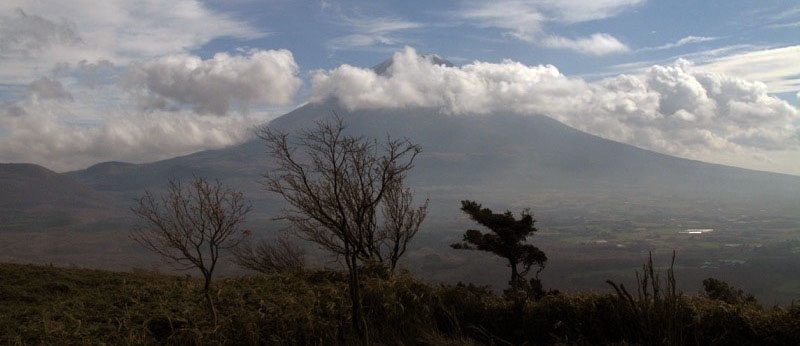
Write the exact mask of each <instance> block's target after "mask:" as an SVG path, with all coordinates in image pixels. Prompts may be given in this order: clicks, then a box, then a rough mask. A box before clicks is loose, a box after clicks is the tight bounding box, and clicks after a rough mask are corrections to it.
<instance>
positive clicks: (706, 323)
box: [0, 264, 800, 345]
mask: <svg viewBox="0 0 800 346" xmlns="http://www.w3.org/2000/svg"><path fill="white" fill-rule="evenodd" d="M364 274H365V277H366V278H365V280H364V282H363V284H364V292H363V305H364V312H365V315H364V317H365V319H366V321H367V326H368V331H369V334H370V340H371V342H372V343H373V344H379V345H417V344H420V345H481V344H490V345H519V344H528V345H531V344H537V345H538V344H542V345H548V344H656V345H657V344H665V345H666V344H690V345H693V344H698V345H711V344H720V345H733V344H736V345H749V344H759V345H791V344H796V343H797V341H798V340H800V307H797V306H794V305H792V306H790V307H788V308H781V307H775V308H763V307H761V306H759V305H757V304H753V303H751V302H739V303H734V304H729V303H726V302H724V301H721V300H718V299H710V298H707V297H703V296H698V295H684V294H680V293H677V294H674V295H672V294H670V293H669V292H668V291H669V286H664V287H661V289H662V293H660V294H657V295H655V296H654V295H653V294H652V292H651V293H650V294H649V295H648V296H644V297H643V296H641V295H637V294H636V289H635V288H634V289H632V290H631V289H629V290H628V291H629V292H630V295H626V294H625V293H621V294H617V293H579V294H552V295H547V296H545V297H543V298H541V299H540V300H538V301H534V300H528V299H524V298H522V299H519V298H509V297H503V296H498V295H497V294H494V293H492V292H490V291H489V290H487V289H485V288H480V287H475V286H471V285H469V286H464V285H447V286H443V285H439V286H437V285H431V284H427V283H424V282H422V281H420V280H418V279H415V278H413V277H411V276H410V275H407V274H399V275H395V276H393V277H391V278H390V277H388V276H386V275H384V274H382V273H381V272H380V271H366V272H365V273H364ZM201 292H202V281H201V280H198V279H194V278H189V277H179V276H168V275H161V274H158V273H151V272H146V271H140V272H134V273H123V272H110V271H100V270H86V269H66V268H54V267H45V266H33V265H17V264H0V302H1V303H0V344H103V343H105V344H114V345H126V344H174V345H192V344H225V345H255V344H262V345H263V344H266V345H338V344H354V340H355V335H354V333H353V331H352V330H351V326H352V324H351V323H350V321H349V318H350V313H349V311H350V310H349V300H348V297H347V280H346V276H345V274H344V273H340V272H336V271H330V270H324V271H323V270H316V271H314V270H309V271H304V272H297V273H290V274H289V273H286V274H281V273H275V274H265V275H253V276H246V277H239V278H228V279H221V280H219V281H217V282H216V284H215V287H214V294H215V299H217V301H218V304H219V323H218V325H217V327H216V328H214V327H213V325H212V322H211V320H210V319H209V317H208V314H207V312H206V311H205V306H204V305H203V304H202V294H201ZM665 292H666V293H665Z"/></svg>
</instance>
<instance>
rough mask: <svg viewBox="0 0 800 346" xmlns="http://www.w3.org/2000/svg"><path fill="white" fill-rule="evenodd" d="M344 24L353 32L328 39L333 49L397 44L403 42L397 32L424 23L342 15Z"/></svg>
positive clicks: (418, 26)
mask: <svg viewBox="0 0 800 346" xmlns="http://www.w3.org/2000/svg"><path fill="white" fill-rule="evenodd" d="M340 19H341V23H342V24H344V25H345V26H346V27H348V29H349V30H350V31H352V32H353V33H352V34H349V35H344V36H339V37H336V38H334V39H332V40H330V41H328V48H330V49H332V50H349V49H361V48H366V47H372V46H376V45H395V44H398V43H402V41H403V39H402V38H399V37H398V36H397V35H396V33H397V32H401V31H406V30H411V29H418V28H421V27H422V26H423V25H422V24H420V23H416V22H410V21H406V20H403V19H400V18H396V17H374V18H367V17H347V16H341V18H340Z"/></svg>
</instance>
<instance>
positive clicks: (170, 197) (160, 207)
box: [131, 177, 251, 325]
mask: <svg viewBox="0 0 800 346" xmlns="http://www.w3.org/2000/svg"><path fill="white" fill-rule="evenodd" d="M250 209H251V207H250V205H249V204H248V203H246V202H245V201H244V197H243V196H242V193H241V192H238V191H235V190H232V189H230V188H227V187H225V186H223V185H222V183H220V182H219V181H215V182H213V183H209V182H208V181H207V180H206V179H204V178H199V177H195V178H194V179H193V180H192V182H191V183H190V184H189V185H188V186H186V187H184V186H183V185H182V184H181V182H180V181H179V180H170V182H169V187H168V190H167V193H166V194H165V195H164V196H162V197H160V198H156V197H155V196H153V194H152V193H150V191H146V192H145V195H144V196H143V197H141V198H139V199H138V200H137V204H136V206H134V207H133V208H131V210H132V211H133V213H134V214H135V215H136V216H138V217H139V218H140V219H141V220H142V221H143V223H142V224H140V225H137V226H135V227H134V228H133V229H132V230H131V236H132V238H133V239H134V240H136V241H137V242H139V244H142V245H143V246H144V247H146V248H147V249H149V250H151V251H153V252H155V253H157V254H159V255H161V256H162V257H164V258H165V259H166V260H169V261H172V262H174V263H176V264H179V265H181V266H182V269H191V268H197V269H199V270H200V272H201V273H202V274H203V278H204V279H205V284H204V286H203V295H204V296H205V300H206V304H207V305H208V309H209V312H210V313H211V315H212V317H213V320H214V325H216V323H217V310H216V308H215V306H214V301H213V300H212V299H211V294H210V290H211V278H212V276H213V274H214V269H215V268H216V267H217V262H218V260H219V258H220V253H221V251H224V250H227V249H230V248H232V247H234V246H236V245H237V244H238V243H239V242H241V240H242V239H243V238H244V237H245V236H246V232H244V231H243V230H241V229H240V226H241V224H242V222H244V219H245V217H246V216H247V214H248V213H249V212H250Z"/></svg>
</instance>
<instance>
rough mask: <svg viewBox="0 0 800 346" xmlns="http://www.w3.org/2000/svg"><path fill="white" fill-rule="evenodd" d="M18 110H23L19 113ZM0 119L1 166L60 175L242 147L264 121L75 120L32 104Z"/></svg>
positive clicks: (184, 117)
mask: <svg viewBox="0 0 800 346" xmlns="http://www.w3.org/2000/svg"><path fill="white" fill-rule="evenodd" d="M17 109H18V110H19V108H17ZM24 112H25V113H24V114H20V115H17V116H5V117H3V116H0V128H2V129H3V130H4V134H3V135H0V162H31V163H36V164H40V165H43V166H45V167H48V168H51V169H54V170H57V171H65V170H74V169H80V168H85V167H87V166H89V165H91V164H94V163H97V162H102V161H109V160H123V161H132V162H146V161H154V160H159V159H166V158H170V157H174V156H177V155H183V154H188V153H191V152H194V151H198V150H203V149H211V148H219V147H224V146H228V145H232V144H236V143H240V142H241V141H243V140H244V139H245V138H247V136H249V135H250V134H251V130H252V126H254V125H256V124H258V123H259V122H262V121H264V119H263V118H259V117H254V116H245V115H235V116H228V117H217V116H197V115H195V114H192V113H189V112H180V113H168V114H165V113H164V112H151V113H128V112H124V111H119V110H118V111H117V112H116V113H114V114H113V115H111V116H105V117H103V118H102V120H96V121H93V120H84V121H79V120H71V121H68V119H64V118H63V117H62V116H61V115H60V114H59V108H58V107H47V106H43V105H29V106H28V107H27V108H26V109H25V110H24Z"/></svg>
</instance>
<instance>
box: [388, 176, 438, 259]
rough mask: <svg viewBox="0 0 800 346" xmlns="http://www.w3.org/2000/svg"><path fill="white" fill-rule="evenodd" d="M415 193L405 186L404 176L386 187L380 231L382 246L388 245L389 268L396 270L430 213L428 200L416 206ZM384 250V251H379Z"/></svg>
mask: <svg viewBox="0 0 800 346" xmlns="http://www.w3.org/2000/svg"><path fill="white" fill-rule="evenodd" d="M413 202H414V194H413V192H412V191H411V189H409V188H407V187H404V186H403V181H402V177H401V178H398V179H396V180H395V181H394V183H392V184H390V185H389V187H388V188H387V189H386V192H385V196H384V200H383V206H382V208H381V212H382V214H383V220H384V222H383V227H382V228H381V230H380V232H381V235H380V237H379V238H380V239H382V241H383V244H381V246H385V247H388V251H386V253H388V254H389V256H388V257H389V258H388V261H389V268H390V270H391V272H394V270H395V268H396V267H397V261H399V260H400V257H402V256H403V255H404V254H405V253H406V249H407V248H408V243H409V242H410V241H411V239H412V238H414V236H415V235H417V232H418V231H419V227H420V226H421V225H422V222H423V221H425V217H426V216H427V215H428V202H429V200H428V199H426V200H425V203H423V204H422V205H420V206H418V207H416V208H414V207H413V206H412V204H413ZM379 252H382V251H379Z"/></svg>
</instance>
